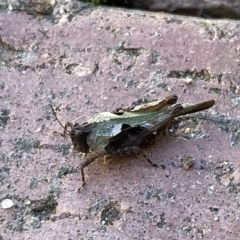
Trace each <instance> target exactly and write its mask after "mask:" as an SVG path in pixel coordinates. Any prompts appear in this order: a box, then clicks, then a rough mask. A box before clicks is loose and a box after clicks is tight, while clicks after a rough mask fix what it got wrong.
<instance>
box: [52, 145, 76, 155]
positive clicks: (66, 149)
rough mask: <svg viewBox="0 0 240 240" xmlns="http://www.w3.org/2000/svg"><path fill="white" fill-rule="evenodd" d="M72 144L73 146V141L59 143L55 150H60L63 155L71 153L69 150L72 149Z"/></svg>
mask: <svg viewBox="0 0 240 240" xmlns="http://www.w3.org/2000/svg"><path fill="white" fill-rule="evenodd" d="M71 146H72V144H71V143H66V144H59V145H57V146H55V147H54V151H55V152H58V153H62V155H63V156H66V155H68V154H69V150H70V148H71Z"/></svg>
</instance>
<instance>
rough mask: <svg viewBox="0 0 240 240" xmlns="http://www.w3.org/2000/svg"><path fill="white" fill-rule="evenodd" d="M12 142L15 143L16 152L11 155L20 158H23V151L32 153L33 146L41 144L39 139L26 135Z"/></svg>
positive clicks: (37, 146) (36, 146)
mask: <svg viewBox="0 0 240 240" xmlns="http://www.w3.org/2000/svg"><path fill="white" fill-rule="evenodd" d="M11 143H12V144H13V145H14V152H13V153H12V155H11V156H12V157H14V158H20V159H21V158H22V155H23V153H30V152H31V151H32V149H33V148H39V146H40V141H39V140H35V139H31V138H28V137H24V136H23V137H17V138H14V139H13V140H12V141H11Z"/></svg>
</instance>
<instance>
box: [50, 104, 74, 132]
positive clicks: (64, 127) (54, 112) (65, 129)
mask: <svg viewBox="0 0 240 240" xmlns="http://www.w3.org/2000/svg"><path fill="white" fill-rule="evenodd" d="M50 108H51V110H52V113H53V116H54V117H55V118H56V120H57V121H58V123H59V124H60V126H61V127H62V128H63V129H64V131H63V134H61V135H63V136H65V134H67V135H70V131H68V130H67V127H68V125H65V126H63V124H62V123H61V122H60V121H59V119H58V117H57V112H56V111H55V110H54V108H53V106H52V105H51V104H50Z"/></svg>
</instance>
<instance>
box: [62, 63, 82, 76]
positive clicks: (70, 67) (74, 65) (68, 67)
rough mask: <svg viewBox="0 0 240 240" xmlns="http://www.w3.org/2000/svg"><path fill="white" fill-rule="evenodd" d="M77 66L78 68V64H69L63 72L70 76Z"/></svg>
mask: <svg viewBox="0 0 240 240" xmlns="http://www.w3.org/2000/svg"><path fill="white" fill-rule="evenodd" d="M77 66H79V64H77V63H72V64H69V65H68V66H66V68H65V72H66V73H68V74H72V72H73V71H74V70H75V68H76V67H77Z"/></svg>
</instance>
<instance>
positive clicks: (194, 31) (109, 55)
mask: <svg viewBox="0 0 240 240" xmlns="http://www.w3.org/2000/svg"><path fill="white" fill-rule="evenodd" d="M16 22H17V23H18V25H17V26H18V27H17V28H16ZM239 35H240V28H239V22H238V21H233V20H219V21H212V20H211V21H210V20H203V19H197V18H185V17H180V16H176V15H175V16H173V15H168V14H163V13H148V12H142V11H130V10H124V9H109V8H84V7H83V5H82V4H81V3H77V2H76V3H74V4H73V3H71V2H70V3H68V4H66V5H63V6H62V7H61V9H54V14H53V15H52V16H34V15H28V14H26V13H24V12H20V13H1V14H0V40H1V41H0V64H1V65H0V98H1V102H0V132H1V135H0V149H1V151H0V152H1V153H0V181H1V189H0V201H2V200H3V199H11V200H12V201H13V202H14V207H13V208H11V209H8V210H4V209H0V219H1V221H0V235H1V237H2V238H3V239H59V238H61V239H201V238H204V239H229V240H230V239H238V238H239V237H240V228H239V214H240V209H239V194H240V193H239V191H240V190H239V184H240V174H239V173H240V162H239V154H240V151H239V134H240V130H239V127H240V122H239V115H240V108H239V104H240V96H239V91H240V90H239V86H238V85H239V76H240V72H239V61H240V58H239V51H240V37H239ZM186 78H187V79H189V78H192V79H193V81H192V83H190V84H188V85H187V84H186V83H185V79H186ZM172 93H175V94H177V95H178V96H179V102H184V103H196V102H199V101H202V100H207V99H212V98H213V99H215V100H216V105H215V106H214V108H212V109H210V110H208V111H207V112H203V113H199V114H195V115H193V116H191V117H186V118H184V119H182V120H184V121H181V122H180V123H179V129H178V132H177V136H176V137H167V136H160V137H159V138H158V140H157V141H156V143H155V145H153V146H150V147H149V148H148V154H149V157H150V158H151V160H152V161H153V162H155V163H157V164H159V165H161V164H163V165H165V167H166V169H165V170H163V169H161V168H157V169H154V168H151V167H150V166H149V165H148V164H147V163H146V162H145V160H144V159H143V158H142V157H141V156H126V157H123V158H116V159H114V161H111V162H110V163H109V164H104V163H103V161H101V160H100V161H99V162H94V163H93V164H92V165H90V166H89V167H88V168H87V169H86V175H87V186H86V188H85V189H83V191H82V192H81V193H80V194H79V193H77V189H78V187H79V185H80V183H81V182H80V181H81V179H80V174H79V173H77V166H78V165H79V163H80V161H81V156H78V155H74V154H72V153H71V152H69V149H70V140H69V139H67V138H66V139H63V138H62V137H61V136H60V135H59V134H56V133H54V131H59V132H61V131H62V129H61V127H60V126H59V124H58V123H57V122H56V121H55V120H54V117H53V116H52V113H51V109H50V107H49V104H53V105H54V106H59V108H60V109H61V112H58V117H59V118H60V120H61V121H62V122H65V121H76V122H79V123H83V122H84V121H86V120H87V119H88V118H89V117H91V116H93V115H94V114H95V113H98V112H100V111H104V110H113V109H115V108H116V107H119V106H127V105H130V104H131V103H132V102H134V101H140V100H152V99H159V98H162V96H167V95H169V94H172ZM186 129H188V130H187V131H186ZM189 129H190V130H189ZM183 156H189V157H192V158H193V159H194V166H193V167H192V168H190V169H189V170H184V169H183V166H182V163H181V159H182V157H183Z"/></svg>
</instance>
